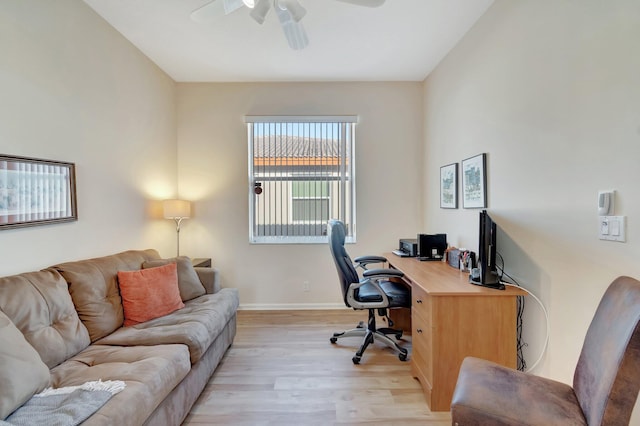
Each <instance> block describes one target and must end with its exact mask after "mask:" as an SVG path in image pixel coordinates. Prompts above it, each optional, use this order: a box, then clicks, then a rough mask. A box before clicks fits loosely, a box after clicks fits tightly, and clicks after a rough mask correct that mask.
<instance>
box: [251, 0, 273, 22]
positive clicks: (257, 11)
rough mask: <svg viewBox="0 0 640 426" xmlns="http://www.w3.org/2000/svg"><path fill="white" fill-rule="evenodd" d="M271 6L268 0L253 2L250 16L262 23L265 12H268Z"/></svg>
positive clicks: (265, 15)
mask: <svg viewBox="0 0 640 426" xmlns="http://www.w3.org/2000/svg"><path fill="white" fill-rule="evenodd" d="M270 8H271V2H270V0H258V2H257V3H255V6H254V7H253V9H252V10H251V13H250V14H249V15H251V17H252V18H253V19H254V20H255V21H256V22H257V23H258V24H263V23H264V19H265V18H266V17H267V13H269V9H270Z"/></svg>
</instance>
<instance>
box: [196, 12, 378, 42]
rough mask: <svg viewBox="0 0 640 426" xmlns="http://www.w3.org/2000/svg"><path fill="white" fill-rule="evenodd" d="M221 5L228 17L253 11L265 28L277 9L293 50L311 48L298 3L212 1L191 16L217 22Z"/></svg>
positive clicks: (197, 20)
mask: <svg viewBox="0 0 640 426" xmlns="http://www.w3.org/2000/svg"><path fill="white" fill-rule="evenodd" d="M336 1H340V2H343V3H351V4H354V5H357V6H366V7H378V6H381V5H382V4H383V3H384V2H385V0H336ZM220 2H222V3H223V6H224V14H225V15H228V14H230V13H232V12H235V11H236V10H238V9H240V8H243V7H248V8H249V9H251V12H250V13H249V15H251V17H252V18H253V19H254V20H255V21H256V22H257V23H258V24H262V23H263V22H264V20H265V18H266V17H267V14H268V13H269V11H270V10H271V9H273V10H274V11H275V13H276V15H277V16H278V20H279V21H280V26H282V30H283V31H284V36H285V38H286V39H287V42H288V43H289V47H291V48H292V49H294V50H300V49H304V48H305V47H307V45H308V44H309V38H308V37H307V33H306V31H305V30H304V27H303V26H302V22H301V20H302V18H303V17H304V16H305V15H306V13H307V10H306V9H305V8H304V7H302V5H301V4H300V2H299V1H298V0H212V1H210V2H209V3H206V4H205V5H204V6H201V7H199V8H198V9H196V10H194V11H193V12H191V19H192V20H194V21H196V22H207V21H210V20H211V19H214V18H215V17H217V16H218V15H219V14H220V13H221V10H220V8H219V4H220Z"/></svg>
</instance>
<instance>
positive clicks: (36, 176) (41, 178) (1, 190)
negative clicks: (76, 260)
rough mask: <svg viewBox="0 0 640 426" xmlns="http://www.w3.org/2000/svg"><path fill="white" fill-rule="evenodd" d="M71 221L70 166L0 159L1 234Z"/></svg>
mask: <svg viewBox="0 0 640 426" xmlns="http://www.w3.org/2000/svg"><path fill="white" fill-rule="evenodd" d="M73 220H78V212H77V204H76V172H75V165H74V164H73V163H63V162H61V161H50V160H39V159H35V158H26V157H14V156H6V155H0V230H2V229H10V228H17V227H22V226H33V225H45V224H49V223H57V222H69V221H73Z"/></svg>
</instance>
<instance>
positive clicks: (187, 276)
mask: <svg viewBox="0 0 640 426" xmlns="http://www.w3.org/2000/svg"><path fill="white" fill-rule="evenodd" d="M168 263H176V264H177V265H178V287H180V297H181V298H182V301H183V302H186V301H187V300H191V299H194V298H196V297H198V296H202V295H203V294H205V293H206V291H205V289H204V287H203V285H202V283H201V282H200V278H198V274H197V273H196V270H195V269H194V267H193V264H192V263H191V259H189V258H188V257H186V256H179V257H174V258H171V259H159V260H149V261H147V262H144V263H143V264H142V267H143V268H154V267H156V266H161V265H166V264H168Z"/></svg>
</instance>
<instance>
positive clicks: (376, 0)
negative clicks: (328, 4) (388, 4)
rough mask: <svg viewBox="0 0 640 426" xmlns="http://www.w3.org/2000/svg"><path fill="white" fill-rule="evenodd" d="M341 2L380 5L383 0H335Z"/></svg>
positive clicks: (367, 5)
mask: <svg viewBox="0 0 640 426" xmlns="http://www.w3.org/2000/svg"><path fill="white" fill-rule="evenodd" d="M337 1H341V2H343V3H351V4H355V5H357V6H366V7H378V6H382V4H383V3H384V0H337Z"/></svg>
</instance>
